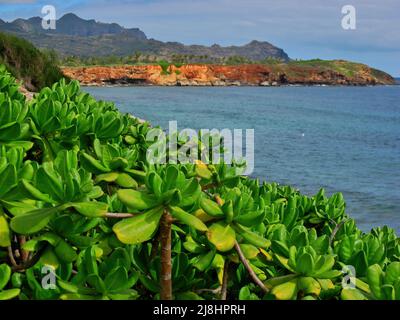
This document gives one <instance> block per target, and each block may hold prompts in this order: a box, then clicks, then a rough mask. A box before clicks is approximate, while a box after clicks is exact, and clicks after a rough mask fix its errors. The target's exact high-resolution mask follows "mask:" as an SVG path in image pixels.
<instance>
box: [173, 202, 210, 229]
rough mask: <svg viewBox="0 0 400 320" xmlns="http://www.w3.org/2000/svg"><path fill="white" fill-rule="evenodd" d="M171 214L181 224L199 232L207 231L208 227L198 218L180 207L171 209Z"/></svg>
mask: <svg viewBox="0 0 400 320" xmlns="http://www.w3.org/2000/svg"><path fill="white" fill-rule="evenodd" d="M170 209H171V214H172V216H173V217H174V218H176V219H177V220H178V221H179V222H181V223H183V224H186V225H188V226H190V227H193V228H195V229H196V230H199V231H203V232H204V231H207V230H208V229H207V226H206V225H205V224H204V223H203V222H202V221H201V220H200V219H199V218H197V217H196V216H194V215H192V214H190V213H187V212H186V211H184V210H182V209H181V208H179V207H172V206H171V207H170Z"/></svg>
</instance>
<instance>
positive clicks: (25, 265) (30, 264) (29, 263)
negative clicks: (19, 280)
mask: <svg viewBox="0 0 400 320" xmlns="http://www.w3.org/2000/svg"><path fill="white" fill-rule="evenodd" d="M45 248H46V247H45V246H44V247H43V248H41V249H40V250H39V251H38V252H37V253H36V254H35V255H34V256H33V257H32V258H31V259H30V260H28V261H26V262H25V263H23V264H20V265H14V266H13V267H12V271H14V272H15V271H24V270H26V269H29V268H30V267H33V266H34V265H35V264H36V262H38V261H39V259H40V257H41V256H42V253H43V252H44V250H45Z"/></svg>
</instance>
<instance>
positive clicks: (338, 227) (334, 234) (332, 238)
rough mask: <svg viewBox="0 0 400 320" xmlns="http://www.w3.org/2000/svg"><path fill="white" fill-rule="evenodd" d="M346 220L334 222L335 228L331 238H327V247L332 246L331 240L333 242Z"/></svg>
mask: <svg viewBox="0 0 400 320" xmlns="http://www.w3.org/2000/svg"><path fill="white" fill-rule="evenodd" d="M347 220H348V219H344V220H342V221H341V222H340V223H337V224H336V222H335V224H336V226H335V229H333V231H332V234H331V236H330V237H329V245H332V242H333V240H335V237H336V233H337V232H338V231H339V229H340V228H341V227H342V226H343V225H344V224H345V223H346V222H347Z"/></svg>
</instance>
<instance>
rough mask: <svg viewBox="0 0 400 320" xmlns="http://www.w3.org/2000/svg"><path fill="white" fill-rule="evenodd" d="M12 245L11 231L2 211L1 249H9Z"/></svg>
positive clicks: (0, 216) (0, 221)
mask: <svg viewBox="0 0 400 320" xmlns="http://www.w3.org/2000/svg"><path fill="white" fill-rule="evenodd" d="M10 245H11V235H10V229H9V227H8V222H7V220H6V217H5V216H4V215H3V214H2V213H1V209H0V247H8V246H10Z"/></svg>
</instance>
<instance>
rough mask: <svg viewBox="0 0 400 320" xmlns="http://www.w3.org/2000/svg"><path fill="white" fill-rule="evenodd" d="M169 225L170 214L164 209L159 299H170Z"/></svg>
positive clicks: (161, 226) (170, 220) (170, 221)
mask: <svg viewBox="0 0 400 320" xmlns="http://www.w3.org/2000/svg"><path fill="white" fill-rule="evenodd" d="M171 225H172V216H171V214H170V213H169V211H168V210H167V209H164V213H163V216H162V217H161V222H160V234H161V275H160V288H161V290H160V298H161V300H172V262H171Z"/></svg>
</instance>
